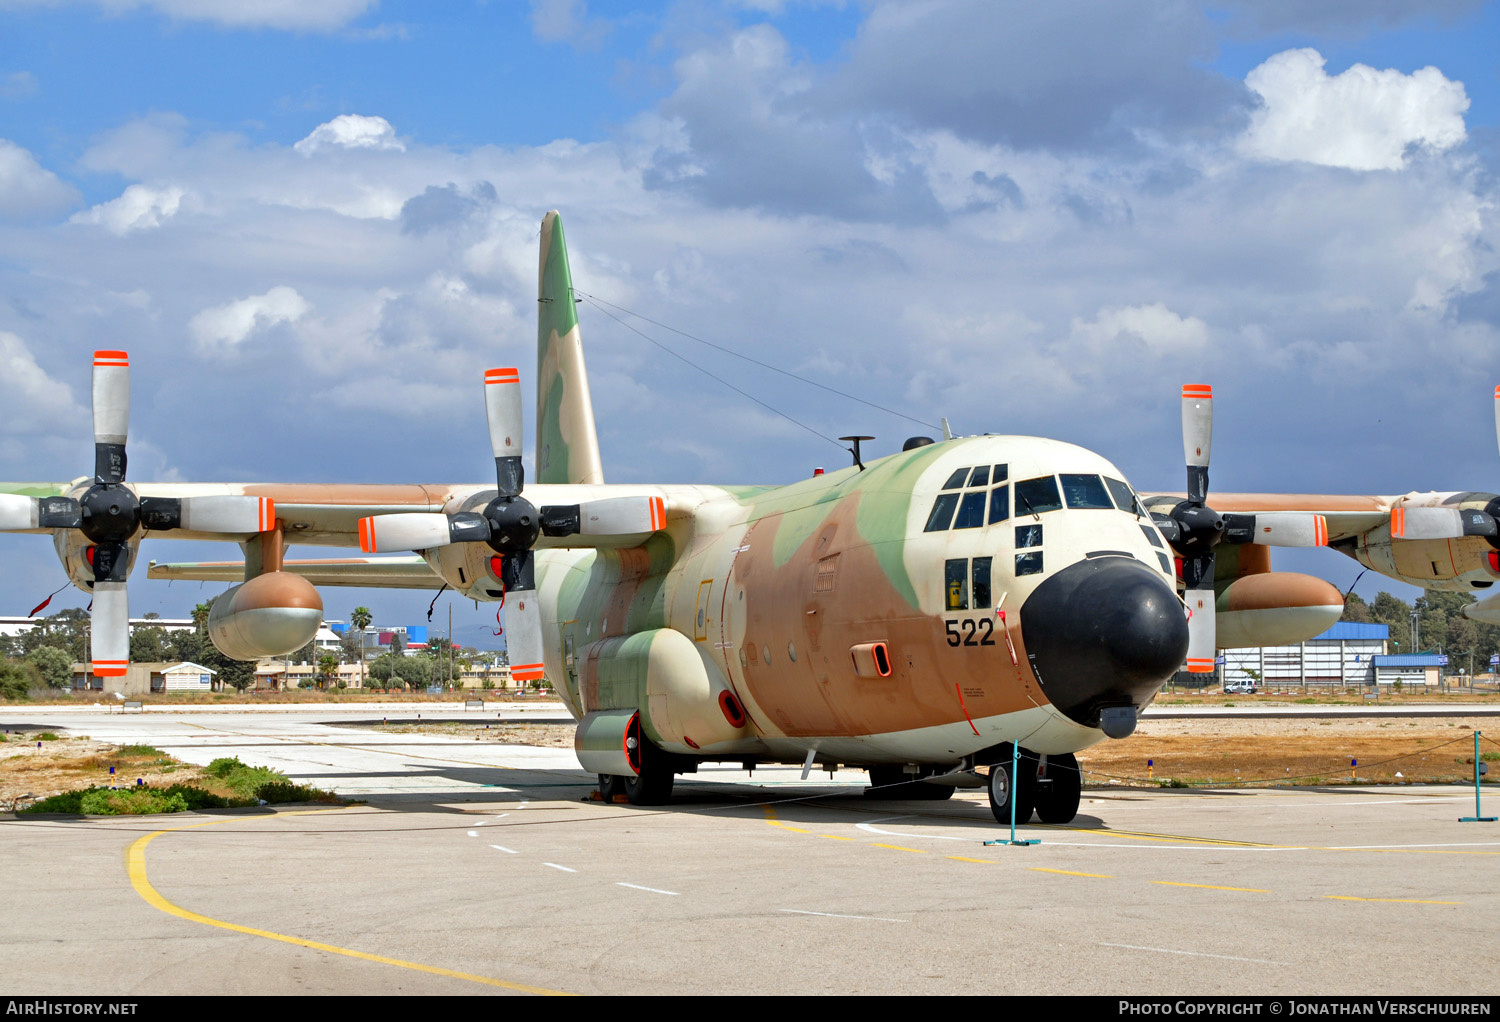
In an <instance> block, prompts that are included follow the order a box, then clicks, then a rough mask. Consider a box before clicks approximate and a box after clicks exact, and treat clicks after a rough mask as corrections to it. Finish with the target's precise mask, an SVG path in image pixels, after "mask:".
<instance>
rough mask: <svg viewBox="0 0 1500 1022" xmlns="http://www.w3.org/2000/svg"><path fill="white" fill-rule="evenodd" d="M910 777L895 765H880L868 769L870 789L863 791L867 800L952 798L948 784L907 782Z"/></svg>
mask: <svg viewBox="0 0 1500 1022" xmlns="http://www.w3.org/2000/svg"><path fill="white" fill-rule="evenodd" d="M909 776H910V775H909V774H908V773H906V771H904V770H902V769H901V767H900V766H899V765H897V764H895V763H882V764H880V765H879V766H872V767H870V787H868V788H866V789H865V796H866V797H867V798H882V799H885V798H891V799H896V798H904V799H919V800H921V801H924V802H941V801H943V800H944V799H946V798H952V797H953V791H954V789H953V786H952V785H949V784H924V783H922V782H921V781H909V780H907V778H908V777H909Z"/></svg>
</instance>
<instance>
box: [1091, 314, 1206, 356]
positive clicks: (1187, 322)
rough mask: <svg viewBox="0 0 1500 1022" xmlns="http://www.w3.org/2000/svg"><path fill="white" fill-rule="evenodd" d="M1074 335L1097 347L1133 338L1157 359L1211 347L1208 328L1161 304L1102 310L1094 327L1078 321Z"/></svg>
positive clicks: (1192, 318)
mask: <svg viewBox="0 0 1500 1022" xmlns="http://www.w3.org/2000/svg"><path fill="white" fill-rule="evenodd" d="M1073 332H1074V334H1075V335H1077V336H1079V337H1081V338H1083V339H1084V340H1086V341H1088V342H1090V343H1091V344H1092V345H1093V346H1095V347H1105V346H1108V345H1113V344H1116V343H1118V342H1120V341H1122V340H1126V339H1132V338H1133V339H1135V340H1137V341H1139V342H1140V343H1142V344H1144V345H1145V346H1146V349H1147V350H1148V351H1150V352H1152V353H1153V354H1157V355H1166V354H1171V353H1173V352H1183V351H1191V350H1193V349H1196V348H1201V347H1203V345H1205V344H1207V343H1208V324H1206V323H1204V322H1203V320H1201V319H1199V318H1198V317H1197V316H1186V317H1184V316H1179V315H1178V314H1177V313H1175V312H1173V311H1172V310H1171V309H1169V308H1167V307H1166V306H1165V305H1163V304H1162V303H1161V302H1157V303H1155V304H1154V305H1127V306H1124V307H1121V308H1104V309H1100V310H1099V315H1098V316H1097V317H1095V319H1094V321H1093V322H1092V323H1086V322H1084V321H1082V320H1077V319H1075V320H1074V321H1073Z"/></svg>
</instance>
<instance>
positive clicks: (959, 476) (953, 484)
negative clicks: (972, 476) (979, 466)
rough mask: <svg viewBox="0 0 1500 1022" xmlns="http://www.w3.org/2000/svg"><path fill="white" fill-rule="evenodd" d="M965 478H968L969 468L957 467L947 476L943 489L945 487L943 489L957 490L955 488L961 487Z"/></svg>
mask: <svg viewBox="0 0 1500 1022" xmlns="http://www.w3.org/2000/svg"><path fill="white" fill-rule="evenodd" d="M967 478H969V470H968V469H966V468H961V469H957V470H956V471H955V472H954V473H953V474H952V475H951V476H949V477H948V481H947V482H946V483H944V484H943V489H945V490H957V489H961V488H962V487H963V485H964V480H965V479H967Z"/></svg>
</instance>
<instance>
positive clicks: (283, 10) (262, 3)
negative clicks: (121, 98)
mask: <svg viewBox="0 0 1500 1022" xmlns="http://www.w3.org/2000/svg"><path fill="white" fill-rule="evenodd" d="M70 3H71V4H79V3H90V4H92V5H94V6H96V7H102V8H103V9H104V10H106V11H108V12H110V13H112V14H123V13H125V12H128V11H137V10H149V11H155V12H157V13H158V14H164V15H166V16H167V17H169V18H178V19H180V20H182V21H210V22H213V23H215V24H218V25H223V26H225V27H226V28H279V29H285V30H288V31H292V32H329V31H332V30H334V29H338V28H342V27H344V26H345V25H347V24H348V23H349V22H351V21H353V20H354V19H355V18H358V17H359V16H360V15H362V14H364V13H365V11H367V10H369V9H370V8H371V7H372V6H373V5H374V4H375V0H0V9H3V8H5V7H41V6H52V7H60V6H63V5H65V4H70Z"/></svg>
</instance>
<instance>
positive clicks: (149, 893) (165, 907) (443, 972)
mask: <svg viewBox="0 0 1500 1022" xmlns="http://www.w3.org/2000/svg"><path fill="white" fill-rule="evenodd" d="M337 812H343V810H340V809H307V810H299V811H295V812H287V813H276V814H275V815H273V816H262V817H249V818H247V817H244V816H231V817H229V818H227V819H219V820H209V821H207V822H205V823H191V824H188V825H186V826H183V827H169V828H166V829H165V830H157V831H152V832H151V833H150V834H147V835H145V836H144V837H141V838H138V839H137V840H136V841H135V842H134V843H133V844H131V846H130V847H129V848H127V849H126V850H125V865H126V869H127V871H128V872H129V874H130V885H131V886H132V887H134V888H135V892H136V893H137V894H139V895H140V896H141V897H142V898H143V899H144V900H145V902H146V904H148V905H150V906H151V907H152V908H155V909H158V910H159V911H162V912H165V913H166V914H167V915H170V916H176V917H177V918H179V919H186V920H187V921H188V922H190V923H201V924H203V925H204V926H213V927H217V928H218V929H221V930H230V931H232V932H234V933H243V934H247V935H248V936H251V937H262V938H264V939H266V940H274V941H278V942H280V943H283V944H292V945H295V946H297V947H305V948H309V949H310V950H313V951H326V952H327V953H329V954H333V955H343V956H345V957H346V958H359V959H362V960H364V961H367V962H376V963H378V964H380V965H393V966H396V967H397V968H400V969H411V970H413V971H414V972H425V973H429V974H431V975H434V976H447V977H449V978H450V979H462V980H466V981H468V982H470V983H482V984H484V985H485V986H492V987H503V988H504V989H506V990H519V991H521V992H523V993H528V994H552V995H557V996H567V994H566V991H563V990H549V989H547V988H546V987H533V986H526V985H525V984H522V983H510V982H507V981H505V980H503V979H493V978H491V977H489V976H476V975H474V974H472V973H468V972H457V971H455V970H453V969H441V968H438V967H437V966H435V965H423V964H422V963H420V962H408V961H403V960H402V959H400V958H387V957H386V956H384V955H372V954H370V953H368V952H365V951H354V950H351V949H350V948H345V947H339V946H337V945H335V944H323V943H321V942H319V941H315V940H307V939H306V938H303V937H293V936H290V935H288V934H285V933H275V932H272V931H271V930H258V929H255V928H254V927H250V926H241V925H239V924H238V923H230V922H226V921H224V920H222V919H213V918H211V917H209V916H205V915H199V914H198V913H197V912H192V911H189V910H188V909H185V908H180V907H178V906H177V905H174V904H172V903H171V902H170V901H168V900H167V899H166V898H163V897H162V896H161V894H160V893H158V892H157V890H156V888H155V887H152V886H151V881H150V879H148V877H147V875H146V847H147V846H148V845H150V844H151V842H153V841H155V840H156V839H157V838H159V837H161V836H162V835H163V834H171V833H173V832H175V831H180V830H195V829H197V828H199V827H213V826H216V825H218V824H221V823H259V822H261V821H262V820H274V819H279V818H281V817H283V816H309V815H316V814H319V813H337Z"/></svg>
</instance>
